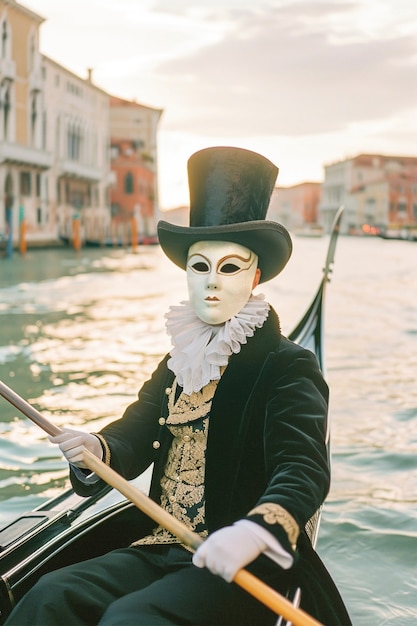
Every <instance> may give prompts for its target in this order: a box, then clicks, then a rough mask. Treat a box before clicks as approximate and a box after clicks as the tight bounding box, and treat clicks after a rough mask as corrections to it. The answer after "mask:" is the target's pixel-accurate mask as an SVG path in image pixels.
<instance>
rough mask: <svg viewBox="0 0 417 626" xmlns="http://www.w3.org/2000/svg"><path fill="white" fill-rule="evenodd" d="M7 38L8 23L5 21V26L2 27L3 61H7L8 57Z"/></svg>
mask: <svg viewBox="0 0 417 626" xmlns="http://www.w3.org/2000/svg"><path fill="white" fill-rule="evenodd" d="M7 38H8V33H7V23H6V21H4V22H3V24H2V25H1V56H2V59H5V58H6V57H7Z"/></svg>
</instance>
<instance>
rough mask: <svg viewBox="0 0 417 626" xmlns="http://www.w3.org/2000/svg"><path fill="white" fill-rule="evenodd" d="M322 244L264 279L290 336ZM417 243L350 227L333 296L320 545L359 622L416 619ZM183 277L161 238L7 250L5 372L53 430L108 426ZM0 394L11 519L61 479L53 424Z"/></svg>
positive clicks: (155, 342)
mask: <svg viewBox="0 0 417 626" xmlns="http://www.w3.org/2000/svg"><path fill="white" fill-rule="evenodd" d="M326 246H327V240H326V238H323V239H317V240H307V239H301V238H295V240H294V256H293V258H292V260H291V261H290V263H289V265H288V267H287V269H286V270H285V272H284V273H283V274H282V276H280V277H278V278H277V279H276V280H274V281H272V282H271V283H267V284H266V285H263V286H262V288H261V289H260V291H263V292H264V293H266V295H267V297H268V299H269V300H270V301H271V303H272V304H273V305H274V306H275V308H276V309H277V310H278V311H279V314H280V317H281V323H282V327H283V330H284V332H286V333H287V332H289V331H290V330H291V328H292V327H293V325H294V323H295V322H296V321H298V319H299V317H300V316H301V314H302V313H303V312H304V310H305V308H306V307H307V305H308V304H309V301H310V298H311V297H312V295H313V292H314V291H315V289H316V286H317V284H318V281H319V278H320V274H321V268H322V265H323V261H324V257H325V251H326ZM416 250H417V248H416V244H408V243H405V242H385V241H382V240H378V239H375V240H364V239H352V238H341V240H340V241H339V244H338V249H337V252H336V264H335V269H334V275H333V277H332V280H331V284H330V286H329V290H328V294H327V302H326V307H325V336H326V361H327V377H328V380H329V383H330V388H331V421H332V459H333V461H332V466H333V482H332V489H331V493H330V495H329V498H328V501H327V503H326V505H325V514H324V516H323V522H322V527H321V533H320V539H319V550H320V554H321V556H322V558H323V559H324V561H325V563H326V564H327V565H328V567H329V569H330V570H331V572H332V574H333V575H334V577H335V580H336V582H337V583H338V585H339V587H340V588H341V590H342V593H343V596H344V598H345V600H346V602H347V604H348V607H349V609H350V611H351V613H352V616H353V618H354V620H353V621H354V623H355V626H356V625H361V624H362V625H363V626H369V625H372V624H375V625H377V624H378V625H379V624H395V625H396V626H398V625H400V626H402V625H404V626H405V625H408V624H410V625H411V624H414V623H415V622H416V620H417V612H416V606H417V599H416V585H415V558H414V555H415V549H416V545H417V507H416V503H417V464H416V461H415V459H416V458H417V457H416V452H417V419H416V418H417V386H416V373H417V289H416V285H417V266H416V264H415V254H416ZM3 261H4V263H3ZM184 278H185V277H184V273H183V272H182V271H181V270H179V269H178V268H176V267H175V266H173V265H172V264H171V263H170V262H169V261H167V260H166V259H165V257H164V256H163V255H162V253H161V252H160V250H159V249H158V248H157V247H155V248H149V249H143V250H141V252H140V253H139V254H131V253H127V252H125V251H121V250H105V251H103V250H88V251H87V250H85V251H81V253H80V254H79V255H77V254H75V253H74V252H73V251H71V250H54V251H42V252H40V251H36V252H32V253H28V256H27V258H25V259H21V258H20V257H19V256H16V257H13V259H7V260H1V259H0V293H1V298H0V378H1V379H2V380H4V382H5V383H6V384H8V385H10V386H11V387H12V388H14V389H15V390H16V391H17V392H18V393H19V394H21V395H22V396H23V397H25V398H26V399H28V400H29V401H30V402H32V403H33V404H34V405H35V406H36V408H38V409H39V410H40V411H41V412H42V413H43V414H44V415H45V416H46V417H48V418H49V419H51V420H52V421H53V422H54V423H56V424H57V425H58V426H64V425H72V426H74V427H76V428H77V427H86V428H88V429H89V430H98V429H100V428H101V427H102V426H103V425H104V424H105V423H107V422H108V421H110V420H111V419H114V418H115V417H118V416H119V415H120V414H121V412H122V411H123V409H124V408H125V407H126V405H127V404H128V403H129V402H131V401H132V400H134V399H135V397H136V394H137V391H138V389H139V388H140V386H141V384H142V382H143V381H144V380H145V379H146V378H147V377H148V376H149V374H150V373H151V371H152V370H153V368H154V366H155V364H156V363H157V362H158V361H159V359H160V357H161V356H162V355H163V354H165V352H166V351H167V350H168V348H169V343H168V339H167V337H166V335H165V330H164V318H163V313H164V312H165V311H166V310H167V309H168V307H169V305H170V304H174V303H177V302H179V301H181V300H182V299H184V298H186V289H185V280H184ZM0 402H1V404H0V433H1V446H0V501H1V509H0V522H2V521H4V520H6V519H10V518H11V517H13V516H14V515H15V514H16V513H17V512H20V511H26V510H28V509H30V508H33V507H34V506H37V505H38V504H40V503H41V502H42V501H43V500H44V499H46V498H48V497H52V495H56V494H57V493H58V492H59V490H60V489H62V487H63V486H64V485H66V484H68V483H67V466H66V463H65V462H64V461H63V459H62V458H61V457H60V454H59V452H57V450H56V448H54V447H52V446H51V445H50V444H49V442H48V441H47V438H46V435H45V434H44V433H43V432H42V431H40V430H39V428H37V427H36V426H34V425H33V424H31V423H30V422H29V421H28V420H27V419H26V418H24V417H23V416H21V415H19V414H18V412H17V411H16V410H15V409H14V408H13V407H11V406H10V405H9V404H8V403H6V402H5V401H3V400H2V399H0ZM381 572H389V575H388V576H386V577H384V576H381ZM413 581H414V582H413Z"/></svg>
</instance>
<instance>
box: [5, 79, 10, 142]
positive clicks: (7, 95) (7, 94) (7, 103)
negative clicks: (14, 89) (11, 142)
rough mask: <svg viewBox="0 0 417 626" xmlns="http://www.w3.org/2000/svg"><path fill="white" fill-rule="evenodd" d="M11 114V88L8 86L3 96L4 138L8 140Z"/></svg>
mask: <svg viewBox="0 0 417 626" xmlns="http://www.w3.org/2000/svg"><path fill="white" fill-rule="evenodd" d="M9 112H10V87H9V85H7V86H6V88H5V91H4V96H3V137H4V139H6V141H7V139H8V133H9Z"/></svg>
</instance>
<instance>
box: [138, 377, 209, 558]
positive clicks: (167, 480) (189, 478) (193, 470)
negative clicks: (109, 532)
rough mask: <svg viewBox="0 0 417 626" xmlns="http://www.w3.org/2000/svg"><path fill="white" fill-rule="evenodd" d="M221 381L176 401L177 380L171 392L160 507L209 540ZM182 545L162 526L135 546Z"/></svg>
mask: <svg viewBox="0 0 417 626" xmlns="http://www.w3.org/2000/svg"><path fill="white" fill-rule="evenodd" d="M218 382H219V381H218V380H213V381H211V382H210V383H209V384H208V385H206V386H205V387H203V389H201V391H198V392H193V393H192V394H191V395H187V394H186V393H184V392H182V393H181V394H180V395H179V397H178V399H177V400H175V397H176V392H177V381H176V379H175V381H174V383H173V385H172V388H171V389H170V390H168V417H167V420H166V425H167V427H168V428H169V430H170V432H171V433H172V435H173V440H172V444H171V447H170V449H169V452H168V457H167V462H166V465H165V469H164V474H163V476H162V478H161V488H162V493H161V501H160V505H161V507H162V508H163V509H165V510H166V511H168V513H170V514H171V515H173V516H174V517H175V518H177V519H178V520H180V521H181V522H182V523H183V524H185V525H186V526H187V527H188V528H190V529H191V530H192V531H194V532H195V533H197V534H199V535H200V536H201V537H207V534H208V533H207V528H206V524H205V496H204V471H205V456H206V447H207V434H208V425H209V416H210V409H211V403H212V400H213V396H214V393H215V391H216V388H217V384H218ZM166 543H180V541H179V539H177V537H175V536H174V535H172V534H171V533H170V532H169V531H168V530H166V529H165V528H163V527H162V526H157V527H156V528H155V529H154V530H153V533H152V534H151V535H147V536H146V537H143V538H142V539H139V540H138V541H135V542H134V543H133V544H132V545H134V546H138V545H149V544H166Z"/></svg>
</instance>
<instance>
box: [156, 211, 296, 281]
mask: <svg viewBox="0 0 417 626" xmlns="http://www.w3.org/2000/svg"><path fill="white" fill-rule="evenodd" d="M158 238H159V243H160V245H161V248H162V249H163V251H164V252H165V254H166V255H167V257H168V258H169V259H170V260H171V261H172V262H173V263H175V265H178V267H180V268H181V269H184V270H185V268H186V266H187V257H188V250H189V248H190V246H192V245H193V244H194V243H197V242H198V241H231V242H233V243H239V244H240V245H242V246H245V247H246V248H249V249H250V250H252V251H253V252H255V254H256V255H257V256H258V267H259V269H260V270H261V279H260V282H261V283H264V282H266V281H268V280H271V278H274V276H277V274H279V273H280V272H281V271H282V270H283V269H284V267H285V266H286V264H287V262H288V260H289V258H290V256H291V252H292V242H291V237H290V235H289V233H288V231H287V230H286V228H284V227H283V226H281V224H278V223H277V222H270V221H268V220H256V221H251V222H240V223H238V224H226V225H224V224H223V225H221V226H196V227H192V226H176V225H175V224H170V223H169V222H165V221H163V220H161V221H159V222H158Z"/></svg>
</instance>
